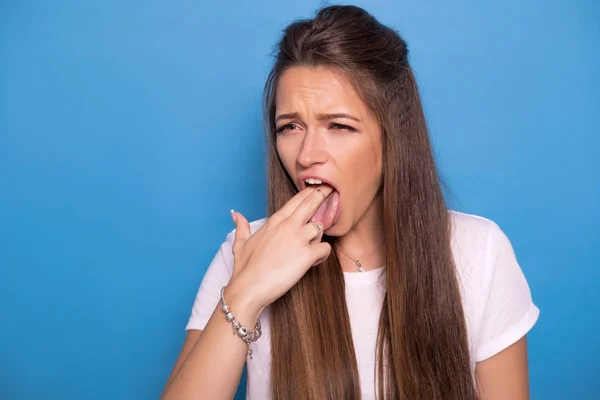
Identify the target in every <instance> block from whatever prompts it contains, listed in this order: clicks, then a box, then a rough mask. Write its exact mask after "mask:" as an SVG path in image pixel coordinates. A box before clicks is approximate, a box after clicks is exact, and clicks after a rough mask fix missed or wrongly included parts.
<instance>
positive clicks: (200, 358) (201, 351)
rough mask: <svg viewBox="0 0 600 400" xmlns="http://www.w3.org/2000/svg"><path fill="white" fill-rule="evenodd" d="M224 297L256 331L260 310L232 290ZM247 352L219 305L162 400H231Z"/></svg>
mask: <svg viewBox="0 0 600 400" xmlns="http://www.w3.org/2000/svg"><path fill="white" fill-rule="evenodd" d="M225 298H226V301H227V303H228V305H229V306H230V308H231V310H232V311H233V312H234V313H235V315H236V318H237V319H238V320H239V322H240V323H242V324H243V325H245V326H247V327H248V328H250V329H253V328H254V325H255V324H256V321H257V319H258V316H259V315H260V312H261V308H259V307H255V306H253V305H252V304H251V303H250V302H248V301H241V300H240V299H241V298H243V297H240V296H238V295H237V294H236V293H235V290H234V289H233V288H232V290H230V289H229V288H228V289H227V291H226V296H225ZM247 352H248V346H247V345H246V343H245V342H244V341H243V340H241V339H240V338H239V337H238V336H237V335H234V334H233V331H232V325H231V323H230V322H227V321H226V319H225V315H224V314H223V312H222V311H221V303H220V302H219V304H218V305H217V307H216V309H215V311H214V312H213V315H212V317H211V318H210V320H209V321H208V324H207V325H206V328H205V329H204V331H203V332H202V334H201V335H200V337H199V338H198V340H197V341H196V343H195V344H194V346H193V348H192V349H191V351H190V353H189V354H188V356H187V358H186V359H185V361H184V362H183V364H182V365H181V367H180V368H179V370H178V371H177V372H176V373H175V375H174V376H173V378H172V380H171V381H170V382H169V384H168V385H167V388H166V389H165V391H164V393H163V396H162V397H161V399H163V400H171V399H177V400H183V399H198V398H207V399H215V400H219V399H232V398H233V396H234V395H235V392H236V389H237V387H238V385H239V382H240V378H241V375H242V371H243V368H244V362H245V360H246V355H247Z"/></svg>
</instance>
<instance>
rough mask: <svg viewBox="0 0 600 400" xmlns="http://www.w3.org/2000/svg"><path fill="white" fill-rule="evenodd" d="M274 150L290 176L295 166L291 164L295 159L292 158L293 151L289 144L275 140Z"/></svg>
mask: <svg viewBox="0 0 600 400" xmlns="http://www.w3.org/2000/svg"><path fill="white" fill-rule="evenodd" d="M275 148H276V149H277V154H278V155H279V159H280V160H281V162H282V164H283V166H284V168H285V169H286V171H287V172H288V173H289V174H291V173H292V172H293V171H292V169H291V168H292V167H293V166H294V164H295V163H294V162H293V160H294V159H295V158H294V156H293V153H294V149H293V148H292V146H290V145H289V143H285V141H282V140H279V139H277V142H276V146H275Z"/></svg>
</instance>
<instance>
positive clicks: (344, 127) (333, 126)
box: [329, 122, 356, 132]
mask: <svg viewBox="0 0 600 400" xmlns="http://www.w3.org/2000/svg"><path fill="white" fill-rule="evenodd" d="M329 129H336V130H342V131H348V132H356V129H354V128H353V127H351V126H348V125H343V124H337V123H335V122H334V123H332V124H330V125H329Z"/></svg>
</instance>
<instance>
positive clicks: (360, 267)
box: [334, 238, 385, 272]
mask: <svg viewBox="0 0 600 400" xmlns="http://www.w3.org/2000/svg"><path fill="white" fill-rule="evenodd" d="M383 242H385V238H383V240H382V241H381V243H379V244H378V245H377V247H375V248H374V249H373V250H371V251H370V252H369V253H368V254H367V255H366V256H364V257H362V258H361V259H358V260H355V259H354V258H352V257H350V256H349V255H348V253H346V252H345V251H344V250H343V249H342V248H341V246H338V245H337V244H335V243H334V246H335V247H337V248H338V250H339V251H341V252H342V254H343V255H345V256H346V257H348V258H349V259H351V260H352V261H354V264H356V266H357V267H358V272H365V269H364V268H363V266H362V263H361V261H364V260H366V259H367V257H369V256H370V255H371V254H373V252H374V251H375V250H377V249H378V248H379V246H381V245H382V244H383Z"/></svg>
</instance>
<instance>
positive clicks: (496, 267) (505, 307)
mask: <svg viewBox="0 0 600 400" xmlns="http://www.w3.org/2000/svg"><path fill="white" fill-rule="evenodd" d="M449 212H450V216H451V220H452V239H451V245H452V252H453V257H454V261H455V264H456V267H457V276H458V281H459V285H460V290H461V295H462V302H463V309H464V314H465V320H466V325H467V332H468V338H469V350H470V354H471V369H472V371H473V372H474V370H475V363H476V362H479V361H483V360H485V359H487V358H490V357H492V356H493V355H495V354H497V353H499V352H500V351H502V350H504V349H506V348H507V347H509V346H510V345H511V344H513V343H515V342H517V341H518V340H519V339H520V338H522V337H523V336H524V335H525V334H526V333H527V332H528V331H529V330H530V329H531V328H532V327H533V325H534V324H535V322H536V320H537V318H538V316H539V309H538V308H537V307H536V306H535V305H534V304H533V301H532V299H531V293H530V290H529V286H528V285H527V281H526V280H525V277H524V276H523V273H522V271H521V268H520V267H519V264H518V263H517V259H516V257H515V254H514V252H513V248H512V245H511V243H510V241H509V239H508V238H507V237H506V235H505V234H504V232H503V231H502V230H501V229H500V228H499V227H498V225H497V224H496V223H494V222H493V221H490V220H489V219H486V218H483V217H479V216H476V215H470V214H464V213H460V212H456V211H449ZM264 222H265V219H261V220H257V221H254V222H252V223H251V224H250V228H251V231H252V232H254V231H256V230H257V229H258V228H260V227H261V226H262V224H264ZM234 235H235V233H234V232H231V233H229V234H228V235H227V240H226V241H225V242H224V243H223V244H222V245H221V248H220V250H219V252H218V253H217V254H216V256H215V258H214V259H213V261H212V263H211V264H210V266H209V268H208V270H207V271H206V274H205V276H204V279H203V280H202V284H201V285H200V289H199V290H198V294H197V296H196V300H195V302H194V306H193V309H192V315H191V317H190V319H189V322H188V324H187V326H186V330H192V329H200V330H202V329H204V327H205V326H206V324H207V322H208V320H209V319H210V317H211V315H212V313H213V311H214V309H215V307H216V305H217V303H218V302H219V300H220V290H221V287H222V286H225V285H227V282H228V281H229V279H230V277H231V275H232V273H233V254H232V244H233V239H234ZM344 278H345V282H346V303H347V306H348V313H349V315H350V325H351V328H352V337H353V340H354V348H355V351H356V358H357V362H358V372H359V376H360V385H361V392H362V398H363V399H365V400H367V399H374V398H375V390H376V389H375V386H374V383H375V382H374V380H373V377H374V373H375V372H374V371H375V344H376V339H377V330H378V327H379V315H380V313H381V307H382V303H383V295H384V293H385V267H381V268H378V269H375V270H371V271H366V272H344ZM260 321H261V324H262V327H263V330H262V331H263V335H262V337H261V338H260V339H259V340H258V341H256V342H254V343H252V350H253V352H254V353H253V356H252V357H253V358H252V360H250V359H247V372H248V380H247V389H246V399H251V400H264V399H270V398H271V396H270V383H269V379H270V378H269V376H270V368H271V343H270V333H269V331H270V329H269V326H270V324H269V307H266V308H265V310H264V311H263V313H262V314H261V316H260Z"/></svg>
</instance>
